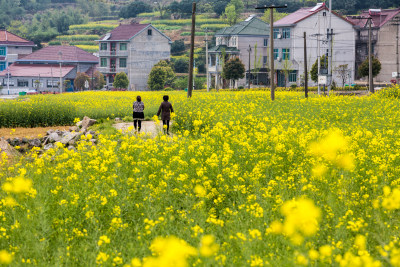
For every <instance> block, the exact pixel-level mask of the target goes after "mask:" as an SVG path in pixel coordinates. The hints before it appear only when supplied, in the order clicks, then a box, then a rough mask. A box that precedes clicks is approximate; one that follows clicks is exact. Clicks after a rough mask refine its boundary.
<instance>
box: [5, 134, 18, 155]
mask: <svg viewBox="0 0 400 267" xmlns="http://www.w3.org/2000/svg"><path fill="white" fill-rule="evenodd" d="M2 153H6V154H7V155H9V156H12V157H16V156H19V155H21V154H20V153H19V152H18V151H17V150H16V149H15V148H13V147H12V146H11V145H10V144H9V143H8V142H7V141H6V140H5V139H4V138H3V137H1V138H0V155H1V154H2Z"/></svg>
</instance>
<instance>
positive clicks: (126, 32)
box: [102, 23, 150, 41]
mask: <svg viewBox="0 0 400 267" xmlns="http://www.w3.org/2000/svg"><path fill="white" fill-rule="evenodd" d="M149 25H150V24H139V23H133V24H122V25H119V26H118V27H117V28H115V29H114V30H112V31H111V32H110V33H109V34H111V36H110V37H109V38H107V39H104V38H105V37H107V36H108V35H109V34H106V35H105V36H103V38H102V40H107V41H113V40H115V41H117V40H120V41H121V40H129V39H130V38H132V37H133V36H135V35H136V34H137V33H139V32H140V31H141V30H143V29H144V28H146V27H147V26H149Z"/></svg>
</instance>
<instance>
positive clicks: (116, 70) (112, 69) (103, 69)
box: [97, 67, 128, 74]
mask: <svg viewBox="0 0 400 267" xmlns="http://www.w3.org/2000/svg"><path fill="white" fill-rule="evenodd" d="M97 69H98V70H99V71H100V72H101V73H104V74H115V73H120V72H125V73H128V68H119V67H99V68H97Z"/></svg>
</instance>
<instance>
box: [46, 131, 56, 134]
mask: <svg viewBox="0 0 400 267" xmlns="http://www.w3.org/2000/svg"><path fill="white" fill-rule="evenodd" d="M46 133H47V135H50V134H52V133H54V130H48V131H47V132H46Z"/></svg>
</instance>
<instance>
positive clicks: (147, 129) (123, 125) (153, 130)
mask: <svg viewBox="0 0 400 267" xmlns="http://www.w3.org/2000/svg"><path fill="white" fill-rule="evenodd" d="M113 126H114V128H115V129H117V130H122V131H124V132H126V131H128V128H129V127H132V128H133V122H120V123H116V124H114V125H113ZM161 130H162V122H160V125H156V124H155V123H154V121H142V132H143V133H148V134H150V135H151V136H152V137H155V136H157V135H158V133H159V132H160V131H161ZM134 131H135V130H134V129H133V130H132V132H134Z"/></svg>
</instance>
